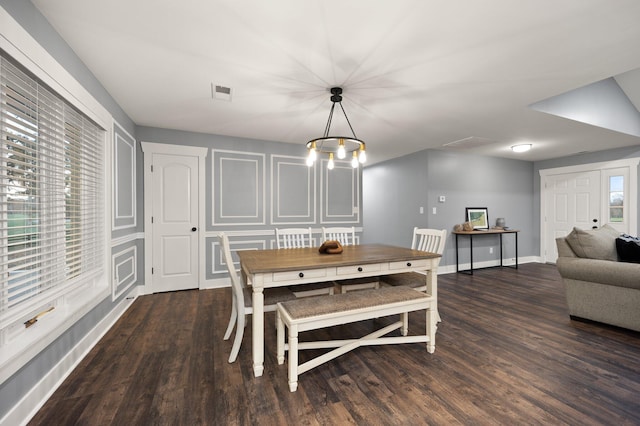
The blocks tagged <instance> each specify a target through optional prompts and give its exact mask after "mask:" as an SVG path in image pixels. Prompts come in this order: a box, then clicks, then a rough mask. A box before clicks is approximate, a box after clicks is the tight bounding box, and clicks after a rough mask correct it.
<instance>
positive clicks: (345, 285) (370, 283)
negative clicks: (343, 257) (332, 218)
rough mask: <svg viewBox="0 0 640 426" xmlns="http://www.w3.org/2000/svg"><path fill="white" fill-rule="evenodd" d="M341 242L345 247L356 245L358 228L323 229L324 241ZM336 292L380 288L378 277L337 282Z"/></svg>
mask: <svg viewBox="0 0 640 426" xmlns="http://www.w3.org/2000/svg"><path fill="white" fill-rule="evenodd" d="M328 240H334V241H339V242H340V244H342V245H343V246H353V245H356V244H357V243H356V228H355V227H354V226H349V227H338V226H336V227H323V228H322V241H328ZM335 287H336V292H338V293H347V292H349V291H354V290H364V289H367V288H380V281H379V279H378V277H365V278H352V279H348V280H336V281H335Z"/></svg>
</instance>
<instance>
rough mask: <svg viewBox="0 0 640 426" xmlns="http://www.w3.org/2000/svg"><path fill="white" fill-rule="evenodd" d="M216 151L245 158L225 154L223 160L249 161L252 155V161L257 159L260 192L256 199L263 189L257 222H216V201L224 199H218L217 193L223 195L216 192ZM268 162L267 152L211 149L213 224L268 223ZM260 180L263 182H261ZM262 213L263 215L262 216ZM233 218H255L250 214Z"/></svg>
mask: <svg viewBox="0 0 640 426" xmlns="http://www.w3.org/2000/svg"><path fill="white" fill-rule="evenodd" d="M216 153H226V154H237V155H239V156H243V157H244V158H240V159H239V158H236V157H233V156H229V157H224V156H220V157H219V158H220V159H221V160H225V159H231V160H243V161H249V158H250V157H255V158H256V159H255V160H251V161H255V162H256V164H257V166H256V190H257V191H258V193H257V194H256V199H257V200H258V201H259V200H260V193H259V192H260V191H262V209H260V208H259V206H256V208H257V209H258V211H257V212H256V216H255V218H256V221H255V222H249V221H238V222H216V203H217V204H219V205H222V200H221V199H218V200H216V194H217V195H221V194H218V193H217V192H216V182H217V180H216V171H217V170H218V168H217V167H216V163H215V161H216ZM260 166H262V181H261V180H260ZM266 168H267V163H266V154H261V153H256V152H249V151H233V150H226V149H212V150H211V226H249V225H266V224H267V219H266V216H267V208H266V204H267V195H266V192H267V184H266V181H267V171H266ZM221 179H222V176H221V177H220V180H221ZM260 182H262V184H260ZM219 211H220V212H221V214H220V219H223V218H224V217H223V216H222V208H220V209H219ZM261 215H262V216H261ZM230 217H231V218H238V219H246V218H249V219H251V218H253V217H249V216H230Z"/></svg>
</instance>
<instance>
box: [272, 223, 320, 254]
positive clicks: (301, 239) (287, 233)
mask: <svg viewBox="0 0 640 426" xmlns="http://www.w3.org/2000/svg"><path fill="white" fill-rule="evenodd" d="M276 246H277V247H278V248H279V249H285V248H301V247H312V246H313V231H312V230H311V228H310V227H309V228H276Z"/></svg>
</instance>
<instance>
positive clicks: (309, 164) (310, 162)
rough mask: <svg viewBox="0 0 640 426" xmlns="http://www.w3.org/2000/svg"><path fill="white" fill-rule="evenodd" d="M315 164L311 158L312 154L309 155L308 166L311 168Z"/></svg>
mask: <svg viewBox="0 0 640 426" xmlns="http://www.w3.org/2000/svg"><path fill="white" fill-rule="evenodd" d="M313 163H314V161H313V158H311V154H309V155H308V156H307V166H309V167H311V166H313Z"/></svg>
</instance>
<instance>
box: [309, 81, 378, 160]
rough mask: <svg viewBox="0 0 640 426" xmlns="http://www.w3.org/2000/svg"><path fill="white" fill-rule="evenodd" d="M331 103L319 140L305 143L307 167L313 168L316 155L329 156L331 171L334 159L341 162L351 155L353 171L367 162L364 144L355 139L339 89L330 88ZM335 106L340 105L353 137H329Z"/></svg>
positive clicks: (340, 89)
mask: <svg viewBox="0 0 640 426" xmlns="http://www.w3.org/2000/svg"><path fill="white" fill-rule="evenodd" d="M331 102H333V103H332V104H331V110H330V111H329V119H328V120H327V125H326V126H325V128H324V134H323V136H322V137H321V138H316V139H312V140H310V141H309V142H307V151H308V156H307V166H309V167H311V166H313V164H314V163H315V162H316V159H317V158H318V154H325V155H328V156H329V162H328V163H327V168H328V169H329V170H331V169H333V168H334V167H335V163H334V157H337V158H338V159H340V160H342V159H344V158H346V157H347V155H348V154H351V167H353V168H354V169H355V168H357V167H358V165H359V164H360V163H364V162H365V161H367V154H366V152H365V145H364V142H362V141H361V140H360V139H358V138H357V137H356V133H355V132H354V131H353V127H351V122H350V121H349V118H348V117H347V113H346V112H345V111H344V108H343V106H342V88H341V87H332V88H331ZM336 104H338V105H340V109H341V110H342V114H344V118H345V119H346V120H347V124H349V129H351V134H352V135H353V137H349V136H329V131H330V129H331V120H333V111H334V110H335V108H336Z"/></svg>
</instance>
